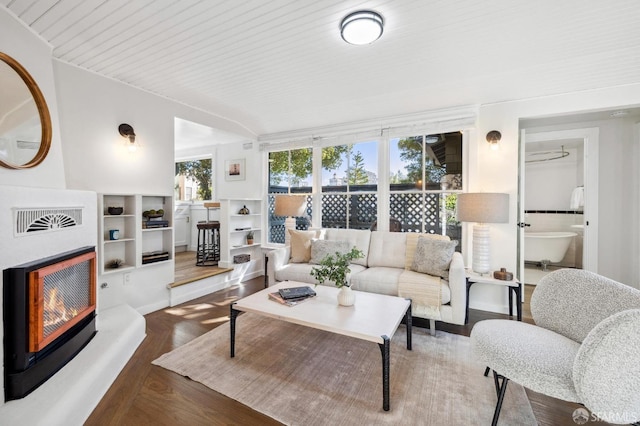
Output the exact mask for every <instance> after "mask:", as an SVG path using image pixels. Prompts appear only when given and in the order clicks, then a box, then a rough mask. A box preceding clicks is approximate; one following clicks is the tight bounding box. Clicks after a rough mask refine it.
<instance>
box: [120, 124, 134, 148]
mask: <svg viewBox="0 0 640 426" xmlns="http://www.w3.org/2000/svg"><path fill="white" fill-rule="evenodd" d="M118 132H120V136H122V137H124V138H127V139H129V144H128V146H127V147H128V148H129V151H135V150H136V149H138V144H136V134H135V132H134V131H133V127H131V126H130V125H128V124H124V123H123V124H121V125H119V126H118Z"/></svg>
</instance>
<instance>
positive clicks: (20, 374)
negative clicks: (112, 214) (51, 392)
mask: <svg viewBox="0 0 640 426" xmlns="http://www.w3.org/2000/svg"><path fill="white" fill-rule="evenodd" d="M3 282H4V293H3V308H4V363H5V365H4V382H5V400H7V401H9V400H12V399H18V398H22V397H24V396H26V395H28V394H29V393H30V392H32V391H33V390H34V389H36V388H37V387H38V386H40V385H41V384H42V383H44V382H45V381H46V380H47V379H49V378H50V377H51V376H53V375H54V374H55V373H56V372H57V371H58V370H60V369H61V368H62V367H64V366H65V365H66V364H67V363H68V362H69V361H70V360H71V359H73V357H75V356H76V355H77V354H78V353H79V352H80V351H81V350H82V348H84V346H85V345H86V344H87V343H89V341H90V340H91V339H92V338H93V336H94V335H95V334H96V327H95V308H96V254H95V247H83V248H80V249H77V250H72V251H69V252H65V253H61V254H58V255H55V256H51V257H48V258H45V259H40V260H37V261H34V262H30V263H25V264H23V265H19V266H15V267H12V268H8V269H5V270H4V275H3Z"/></svg>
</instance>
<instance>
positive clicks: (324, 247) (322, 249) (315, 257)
mask: <svg viewBox="0 0 640 426" xmlns="http://www.w3.org/2000/svg"><path fill="white" fill-rule="evenodd" d="M350 250H351V248H350V247H349V243H348V242H346V241H334V240H311V260H310V261H309V263H315V264H316V265H317V264H319V263H320V262H321V261H322V259H324V258H325V257H327V255H328V254H332V255H335V254H336V252H338V253H340V254H344V253H348V252H349V251H350Z"/></svg>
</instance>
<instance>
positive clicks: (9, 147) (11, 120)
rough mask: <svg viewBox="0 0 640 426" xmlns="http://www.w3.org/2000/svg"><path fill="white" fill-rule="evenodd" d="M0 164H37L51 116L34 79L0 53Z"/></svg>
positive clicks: (44, 152)
mask: <svg viewBox="0 0 640 426" xmlns="http://www.w3.org/2000/svg"><path fill="white" fill-rule="evenodd" d="M0 94H1V96H2V102H0V166H2V167H6V168H8V169H27V168H30V167H34V166H37V165H38V164H40V163H41V162H42V161H43V160H44V159H45V157H46V156H47V153H48V152H49V148H50V146H51V117H50V115H49V109H48V108H47V103H46V101H45V99H44V96H42V92H41V91H40V88H39V87H38V85H37V84H36V82H35V80H34V79H33V77H31V75H30V74H29V73H28V72H27V70H26V69H25V68H24V67H23V66H22V65H20V63H19V62H18V61H16V60H15V59H13V58H12V57H11V56H9V55H7V54H5V53H2V52H0Z"/></svg>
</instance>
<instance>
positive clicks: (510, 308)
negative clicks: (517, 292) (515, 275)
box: [507, 287, 513, 317]
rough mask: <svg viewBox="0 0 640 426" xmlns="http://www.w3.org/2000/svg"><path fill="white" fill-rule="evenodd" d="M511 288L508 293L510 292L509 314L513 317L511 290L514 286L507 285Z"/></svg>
mask: <svg viewBox="0 0 640 426" xmlns="http://www.w3.org/2000/svg"><path fill="white" fill-rule="evenodd" d="M507 288H508V289H509V291H507V293H509V316H510V317H512V316H513V293H512V292H511V290H512V289H513V287H507Z"/></svg>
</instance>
